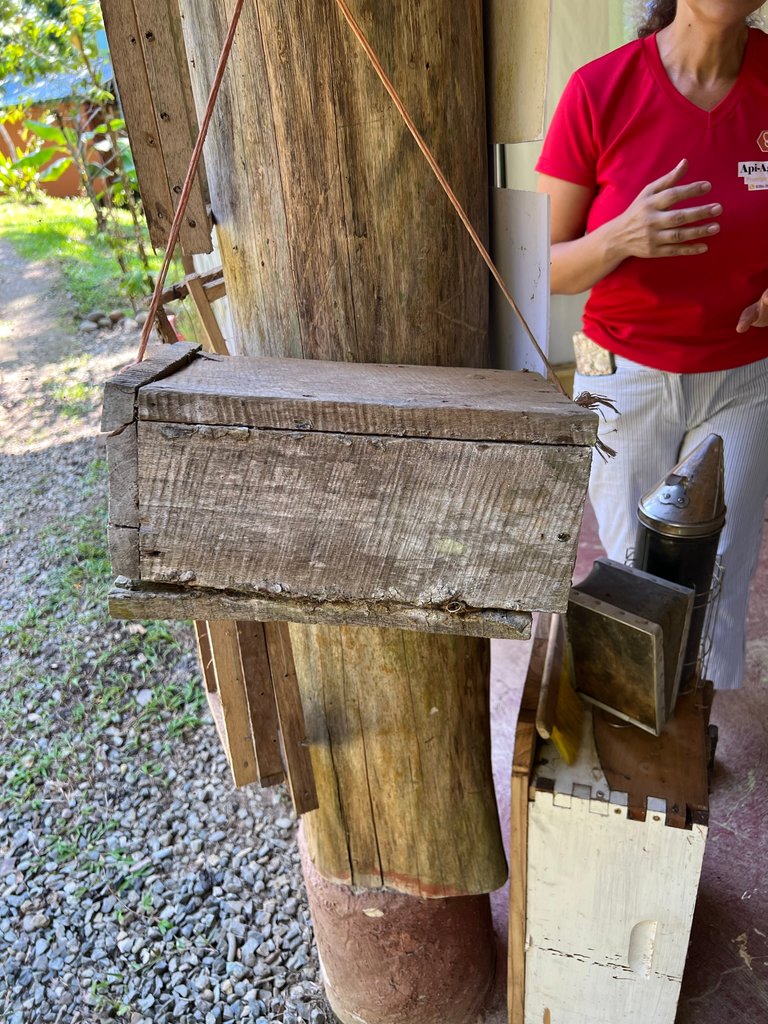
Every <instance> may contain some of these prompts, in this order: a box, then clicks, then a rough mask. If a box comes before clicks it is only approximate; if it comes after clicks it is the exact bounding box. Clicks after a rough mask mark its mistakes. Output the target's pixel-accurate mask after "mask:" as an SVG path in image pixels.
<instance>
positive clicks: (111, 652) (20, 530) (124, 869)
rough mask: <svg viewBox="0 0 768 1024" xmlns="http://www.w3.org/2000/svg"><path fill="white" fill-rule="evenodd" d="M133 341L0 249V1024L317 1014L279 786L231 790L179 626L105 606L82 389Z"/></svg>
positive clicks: (93, 428)
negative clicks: (80, 325)
mask: <svg viewBox="0 0 768 1024" xmlns="http://www.w3.org/2000/svg"><path fill="white" fill-rule="evenodd" d="M136 343H137V336H136V333H135V328H131V327H130V326H129V327H128V328H120V327H118V328H114V329H112V330H100V331H96V332H92V333H87V334H86V333H84V332H81V331H78V330H77V329H76V326H75V325H74V321H73V320H72V318H71V317H69V316H68V315H67V304H66V296H63V295H62V294H61V292H60V291H56V280H55V275H52V272H51V269H50V268H48V267H43V266H38V265H28V264H25V263H24V262H23V261H22V260H20V259H19V258H18V257H17V256H16V255H15V253H14V252H13V250H12V249H11V248H10V247H9V246H8V245H6V244H4V243H0V417H1V419H0V502H1V503H2V504H1V505H0V541H1V542H2V548H1V550H2V554H1V555H0V643H1V644H2V659H1V663H0V1021H2V1022H3V1024H37V1022H49V1021H50V1022H55V1024H69V1022H73V1024H74V1022H80V1021H88V1022H90V1021H107V1020H124V1021H129V1022H130V1024H163V1022H165V1021H174V1022H179V1024H184V1022H192V1021H195V1022H197V1021H202V1022H205V1024H218V1022H220V1021H229V1020H233V1021H254V1022H258V1024H263V1022H265V1021H283V1022H285V1024H291V1022H293V1024H297V1022H298V1021H301V1020H306V1021H312V1022H315V1024H322V1022H323V1021H326V1020H328V1021H330V1020H333V1019H334V1018H333V1017H332V1015H331V1013H330V1011H329V1009H328V1007H327V1004H326V1003H325V1001H324V998H323V995H322V990H321V987H320V983H319V977H318V964H317V960H316V956H315V952H314V947H313V942H312V927H311V923H310V919H309V913H308V910H307V905H306V899H305V894H304V889H303V883H302V879H301V871H300V867H299V858H298V851H297V847H296V843H295V821H294V820H293V816H292V812H291V809H290V804H289V801H288V798H287V796H286V794H285V792H284V790H283V788H282V787H279V788H277V789H275V790H264V791H260V790H257V789H254V788H252V787H251V788H249V789H247V790H242V791H235V790H234V788H233V786H232V782H231V779H230V776H229V771H228V768H227V765H226V761H225V759H224V755H223V753H222V752H221V750H220V748H219V746H218V741H217V738H216V733H215V729H214V727H213V725H212V723H211V721H210V719H209V716H208V712H207V708H206V706H205V699H204V696H203V691H202V684H201V681H200V679H199V676H198V669H197V664H196V659H195V657H194V655H193V653H192V651H193V644H192V636H191V631H190V630H189V628H188V627H187V626H175V625H168V624H164V623H144V624H138V623H131V624H128V623H122V622H112V621H110V620H109V619H108V618H107V615H106V601H105V597H106V591H107V589H108V586H109V582H110V571H109V565H108V559H107V557H106V551H105V547H106V543H105V532H106V531H105V518H106V497H105V470H106V467H105V462H104V457H103V444H102V442H101V440H100V439H99V437H98V405H99V400H100V389H99V384H100V383H101V381H102V380H103V379H104V378H105V377H106V376H108V375H109V374H110V373H111V372H113V371H114V370H115V369H116V368H118V367H120V366H122V365H124V364H125V363H126V362H128V361H129V360H130V358H131V357H132V355H133V353H134V352H135V348H136Z"/></svg>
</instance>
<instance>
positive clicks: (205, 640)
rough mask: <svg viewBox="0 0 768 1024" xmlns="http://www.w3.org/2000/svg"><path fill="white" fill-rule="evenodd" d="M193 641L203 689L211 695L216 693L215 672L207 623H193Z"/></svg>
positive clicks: (197, 621)
mask: <svg viewBox="0 0 768 1024" xmlns="http://www.w3.org/2000/svg"><path fill="white" fill-rule="evenodd" d="M195 641H196V643H197V656H198V658H199V661H200V672H201V673H202V676H203V682H204V683H205V688H206V690H207V691H208V692H209V693H213V692H215V691H216V672H215V671H214V668H213V654H212V652H211V640H210V637H209V636H208V623H207V622H205V621H202V620H200V619H197V620H196V621H195Z"/></svg>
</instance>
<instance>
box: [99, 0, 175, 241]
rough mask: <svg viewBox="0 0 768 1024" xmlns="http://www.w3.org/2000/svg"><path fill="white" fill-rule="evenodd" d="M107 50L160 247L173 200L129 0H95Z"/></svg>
mask: <svg viewBox="0 0 768 1024" xmlns="http://www.w3.org/2000/svg"><path fill="white" fill-rule="evenodd" d="M101 10H102V14H103V16H104V27H105V29H106V31H107V39H108V41H109V53H110V57H111V59H112V66H113V67H114V71H115V78H116V79H117V86H118V89H119V91H120V103H121V105H122V108H123V113H124V115H125V124H126V128H127V129H128V137H129V139H130V141H131V152H132V153H133V159H134V162H135V165H136V174H137V177H138V181H139V189H140V190H141V201H142V203H143V206H144V213H145V216H146V218H147V226H148V227H149V237H150V239H151V241H152V245H154V246H155V248H158V249H161V248H164V246H165V244H166V243H167V241H168V236H169V232H170V228H171V222H172V221H173V208H174V207H173V200H172V198H171V191H170V187H169V185H168V176H167V174H166V171H165V162H164V159H163V150H162V146H161V145H160V133H159V130H158V126H157V120H156V117H155V109H154V105H153V103H152V95H151V93H150V89H149V78H148V76H147V68H146V65H145V63H144V54H143V51H142V47H141V36H140V33H139V28H138V24H137V21H136V10H135V8H134V6H133V2H132V0H101Z"/></svg>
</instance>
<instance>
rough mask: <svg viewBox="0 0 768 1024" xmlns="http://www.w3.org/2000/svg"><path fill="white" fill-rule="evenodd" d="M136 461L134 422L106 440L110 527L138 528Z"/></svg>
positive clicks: (136, 449) (137, 450) (137, 470)
mask: <svg viewBox="0 0 768 1024" xmlns="http://www.w3.org/2000/svg"><path fill="white" fill-rule="evenodd" d="M138 459H139V449H138V443H137V440H136V424H135V423H129V424H127V426H126V427H125V429H124V430H121V431H120V432H119V433H117V434H112V435H110V436H109V437H107V469H108V473H109V521H110V523H111V524H112V525H113V526H131V527H133V528H134V529H138V527H139V464H138Z"/></svg>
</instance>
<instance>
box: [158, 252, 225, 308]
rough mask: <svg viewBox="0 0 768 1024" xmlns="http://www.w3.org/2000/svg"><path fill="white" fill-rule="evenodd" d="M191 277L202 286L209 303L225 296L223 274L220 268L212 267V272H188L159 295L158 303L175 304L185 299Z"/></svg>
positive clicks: (184, 259)
mask: <svg viewBox="0 0 768 1024" xmlns="http://www.w3.org/2000/svg"><path fill="white" fill-rule="evenodd" d="M186 259H187V257H186V256H185V257H184V258H183V262H184V261H186ZM185 266H186V262H185ZM193 277H194V278H195V279H196V280H198V281H199V282H200V284H201V285H202V286H203V288H204V289H205V291H206V294H207V295H208V298H209V300H210V301H211V302H213V301H214V299H220V298H221V296H222V295H226V288H225V286H224V272H223V270H222V268H221V267H214V268H213V269H212V270H206V271H205V272H204V273H197V272H196V271H190V272H189V273H187V274H186V275H185V276H184V277H183V278H182V280H181V281H177V282H176V284H172V285H169V286H168V287H167V288H166V289H165V291H164V292H162V294H161V295H160V302H161V303H167V302H177V301H178V300H180V299H185V298H186V297H187V295H189V282H190V280H191V279H192V278H193Z"/></svg>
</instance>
